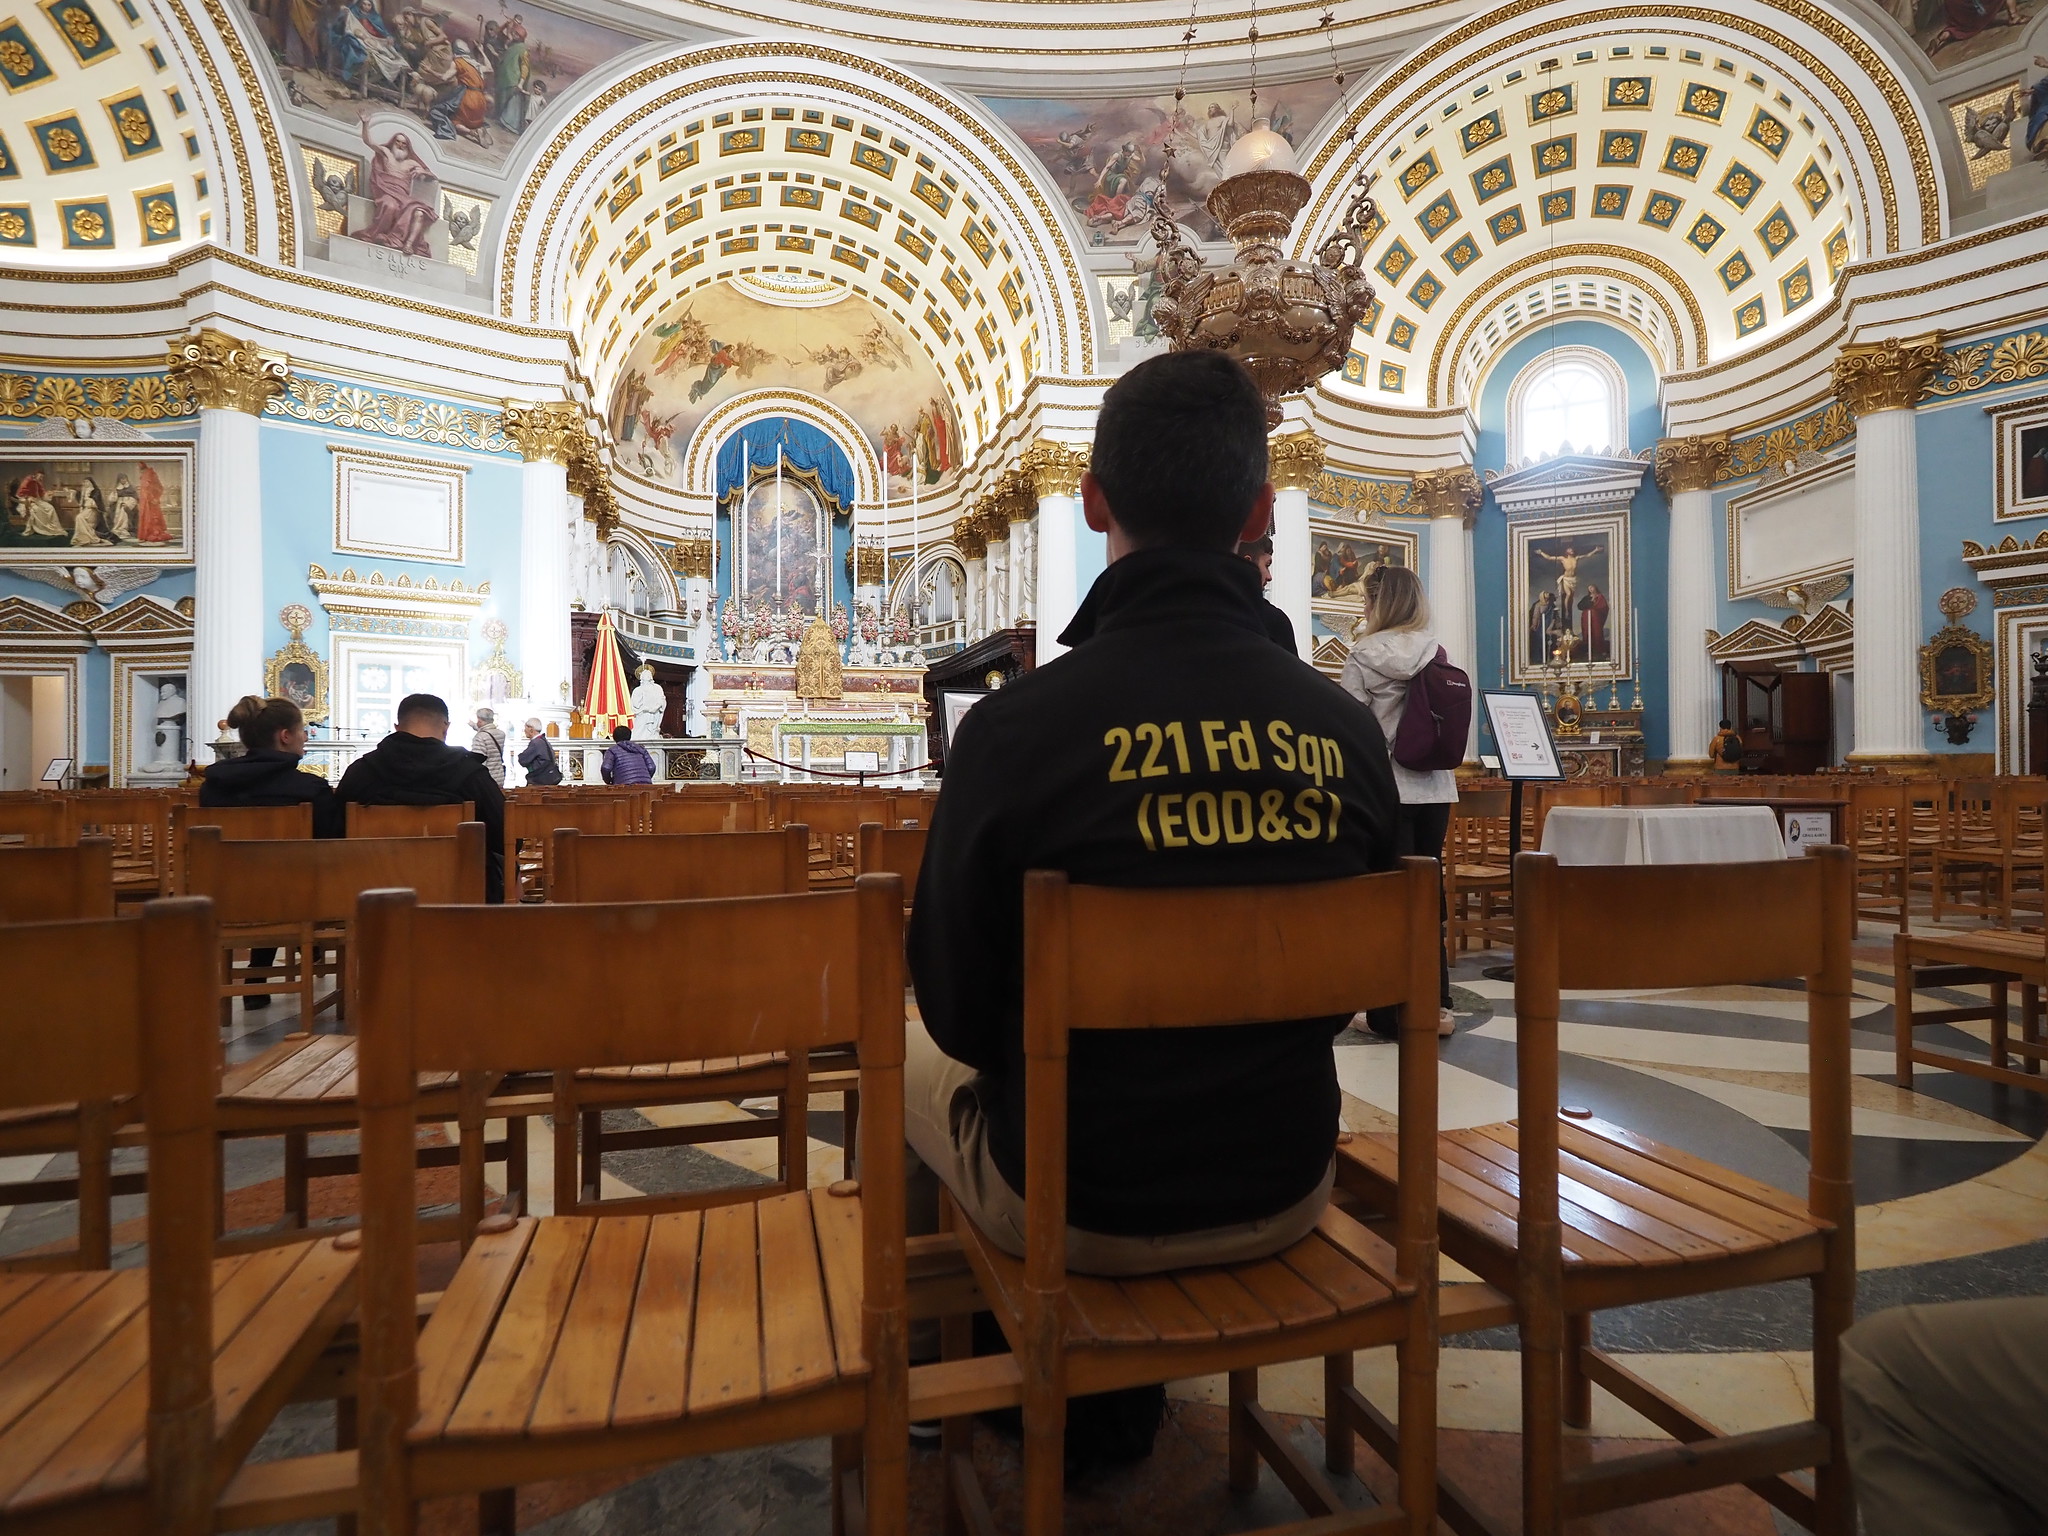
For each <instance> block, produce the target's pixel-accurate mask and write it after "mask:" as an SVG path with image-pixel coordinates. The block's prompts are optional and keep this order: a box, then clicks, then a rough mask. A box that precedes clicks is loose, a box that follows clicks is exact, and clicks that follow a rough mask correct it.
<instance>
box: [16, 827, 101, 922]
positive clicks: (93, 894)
mask: <svg viewBox="0 0 2048 1536" xmlns="http://www.w3.org/2000/svg"><path fill="white" fill-rule="evenodd" d="M113 915H114V842H113V839H112V838H107V837H83V838H80V839H79V840H78V842H77V843H76V844H75V845H74V846H72V847H69V848H62V847H59V848H0V923H54V922H64V921H73V920H79V919H91V918H105V917H112V916H113Z"/></svg>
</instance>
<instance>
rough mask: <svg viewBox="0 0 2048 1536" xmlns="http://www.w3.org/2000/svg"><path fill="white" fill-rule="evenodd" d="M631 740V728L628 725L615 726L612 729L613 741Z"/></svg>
mask: <svg viewBox="0 0 2048 1536" xmlns="http://www.w3.org/2000/svg"><path fill="white" fill-rule="evenodd" d="M632 739H633V727H631V726H630V725H615V726H613V727H612V740H613V741H631V740H632Z"/></svg>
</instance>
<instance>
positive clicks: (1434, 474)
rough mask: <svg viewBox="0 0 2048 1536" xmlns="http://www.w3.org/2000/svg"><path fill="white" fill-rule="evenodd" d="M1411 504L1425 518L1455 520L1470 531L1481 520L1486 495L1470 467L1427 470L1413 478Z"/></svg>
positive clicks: (1454, 465) (1456, 466) (1467, 465)
mask: <svg viewBox="0 0 2048 1536" xmlns="http://www.w3.org/2000/svg"><path fill="white" fill-rule="evenodd" d="M1408 479H1409V504H1410V505H1411V506H1413V507H1414V508H1415V509H1416V510H1418V511H1420V512H1421V513H1422V514H1423V515H1424V516H1425V517H1455V518H1457V519H1458V520H1459V521H1460V522H1462V523H1464V525H1465V526H1466V527H1467V528H1470V527H1471V526H1472V524H1473V523H1474V522H1476V521H1477V520H1478V518H1479V504H1480V503H1481V502H1482V501H1484V500H1485V499H1486V491H1485V489H1484V488H1483V487H1482V486H1481V485H1480V484H1479V472H1478V471H1477V470H1475V469H1474V468H1473V467H1472V466H1471V465H1470V464H1453V465H1452V466H1451V467H1450V468H1449V469H1426V470H1422V471H1420V472H1418V473H1416V474H1413V475H1410V476H1409V477H1408Z"/></svg>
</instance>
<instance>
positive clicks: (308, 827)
mask: <svg viewBox="0 0 2048 1536" xmlns="http://www.w3.org/2000/svg"><path fill="white" fill-rule="evenodd" d="M199 826H205V827H219V828H220V835H221V836H222V837H224V838H226V839H227V840H228V841H229V842H237V843H239V842H252V841H264V842H274V841H281V840H290V839H292V838H308V837H311V836H312V835H313V802H312V801H310V800H301V801H300V802H298V804H296V805H215V806H200V805H174V806H172V807H171V880H172V883H173V884H174V885H177V886H179V887H180V888H181V889H182V887H183V885H184V879H185V846H186V844H187V843H188V842H189V841H190V840H191V836H190V834H191V829H192V828H193V827H199Z"/></svg>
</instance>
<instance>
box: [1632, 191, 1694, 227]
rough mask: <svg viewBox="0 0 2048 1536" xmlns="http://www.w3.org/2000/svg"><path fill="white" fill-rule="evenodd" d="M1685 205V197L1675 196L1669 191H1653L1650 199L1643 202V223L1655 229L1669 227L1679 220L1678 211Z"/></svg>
mask: <svg viewBox="0 0 2048 1536" xmlns="http://www.w3.org/2000/svg"><path fill="white" fill-rule="evenodd" d="M1684 206H1685V199H1684V198H1682V197H1673V196H1672V195H1671V194H1670V193H1669V192H1653V193H1651V194H1650V200H1649V201H1648V202H1646V203H1645V204H1643V220H1642V221H1643V223H1645V224H1648V225H1649V226H1650V227H1651V228H1653V229H1669V228H1670V227H1671V226H1672V225H1673V224H1674V223H1676V222H1677V220H1678V211H1679V210H1680V209H1681V208H1683V207H1684Z"/></svg>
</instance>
